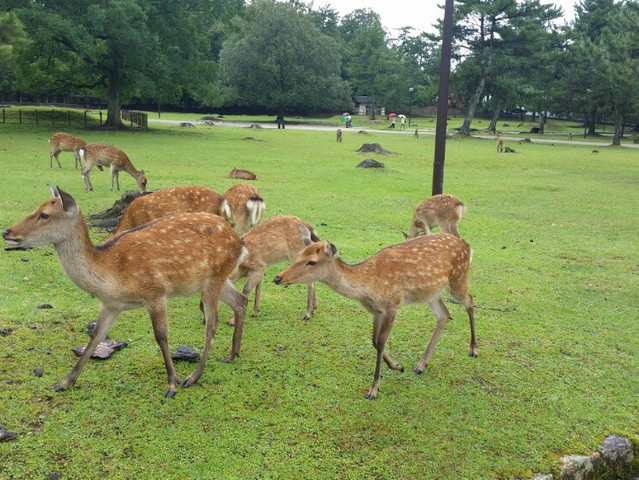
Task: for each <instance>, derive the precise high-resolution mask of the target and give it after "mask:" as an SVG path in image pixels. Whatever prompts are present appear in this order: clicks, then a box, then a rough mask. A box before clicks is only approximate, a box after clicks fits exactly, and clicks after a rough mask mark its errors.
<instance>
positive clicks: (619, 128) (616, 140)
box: [612, 105, 624, 146]
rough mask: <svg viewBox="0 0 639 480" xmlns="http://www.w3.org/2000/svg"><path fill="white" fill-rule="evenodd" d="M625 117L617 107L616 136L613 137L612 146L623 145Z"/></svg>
mask: <svg viewBox="0 0 639 480" xmlns="http://www.w3.org/2000/svg"><path fill="white" fill-rule="evenodd" d="M623 124H624V116H623V114H622V113H621V112H620V111H619V108H618V107H617V106H616V105H615V134H614V135H613V137H612V144H613V145H616V146H619V145H621V137H622V136H623Z"/></svg>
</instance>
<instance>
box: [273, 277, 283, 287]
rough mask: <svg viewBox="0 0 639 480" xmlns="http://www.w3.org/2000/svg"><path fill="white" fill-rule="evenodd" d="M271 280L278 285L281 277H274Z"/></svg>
mask: <svg viewBox="0 0 639 480" xmlns="http://www.w3.org/2000/svg"><path fill="white" fill-rule="evenodd" d="M273 281H274V282H275V284H276V285H279V284H280V283H282V277H275V278H274V279H273Z"/></svg>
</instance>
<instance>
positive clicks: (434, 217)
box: [404, 194, 466, 238]
mask: <svg viewBox="0 0 639 480" xmlns="http://www.w3.org/2000/svg"><path fill="white" fill-rule="evenodd" d="M465 213H466V205H464V204H463V203H462V202H461V201H460V200H459V199H458V198H457V197H455V196H453V195H446V194H443V195H433V196H432V197H430V198H427V199H426V200H424V201H423V202H421V203H420V204H419V205H417V207H415V211H414V212H413V220H412V222H411V224H410V233H409V234H408V235H406V234H405V233H404V237H405V238H414V237H416V236H417V235H419V234H420V233H422V232H423V233H425V234H426V235H430V231H431V230H432V229H433V228H434V227H436V226H438V225H439V228H440V229H441V231H442V232H444V233H452V234H453V235H455V236H456V237H459V231H458V230H457V224H458V223H459V220H461V218H462V217H463V216H464V214H465Z"/></svg>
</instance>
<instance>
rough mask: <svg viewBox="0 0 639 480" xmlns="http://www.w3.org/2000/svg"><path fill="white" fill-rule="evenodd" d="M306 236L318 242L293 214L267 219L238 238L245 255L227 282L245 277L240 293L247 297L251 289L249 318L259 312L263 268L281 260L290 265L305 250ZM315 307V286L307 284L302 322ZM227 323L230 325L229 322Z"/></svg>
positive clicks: (308, 227)
mask: <svg viewBox="0 0 639 480" xmlns="http://www.w3.org/2000/svg"><path fill="white" fill-rule="evenodd" d="M300 227H301V228H300ZM306 237H308V238H311V237H312V238H314V239H315V240H319V239H318V238H317V236H316V235H315V231H314V230H313V227H311V226H310V225H309V224H308V223H306V222H305V221H303V220H301V219H299V218H297V217H295V216H293V215H278V216H275V217H271V218H269V219H268V220H265V221H263V222H262V223H260V224H259V225H257V226H256V227H255V228H254V229H253V230H251V231H250V232H249V233H247V234H246V235H243V236H242V241H243V242H244V245H245V246H246V248H247V249H248V255H247V256H246V258H245V259H244V260H243V261H242V263H241V264H240V266H239V267H238V269H237V271H236V272H235V273H233V274H232V275H231V278H230V279H231V281H232V282H233V283H236V282H237V281H238V280H240V279H242V278H244V277H246V278H247V280H246V284H245V285H244V290H243V291H242V293H243V294H244V295H246V296H247V297H248V296H249V295H250V294H251V292H252V291H253V289H255V303H254V305H253V313H252V314H251V316H253V317H254V316H256V315H257V313H258V311H259V309H260V292H261V290H262V278H263V277H264V272H265V271H266V269H267V268H269V267H270V266H272V265H275V264H276V263H280V262H282V261H284V260H288V261H290V262H292V261H293V260H295V258H296V257H297V255H298V254H299V253H300V252H301V251H302V250H304V249H305V248H306V244H305V243H304V238H306ZM316 306H317V298H316V296H315V284H314V283H311V284H309V285H308V292H307V298H306V314H305V315H304V320H308V319H309V318H311V315H313V311H314V310H315V308H316ZM229 324H233V320H231V321H230V322H229Z"/></svg>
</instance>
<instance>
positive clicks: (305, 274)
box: [274, 233, 477, 400]
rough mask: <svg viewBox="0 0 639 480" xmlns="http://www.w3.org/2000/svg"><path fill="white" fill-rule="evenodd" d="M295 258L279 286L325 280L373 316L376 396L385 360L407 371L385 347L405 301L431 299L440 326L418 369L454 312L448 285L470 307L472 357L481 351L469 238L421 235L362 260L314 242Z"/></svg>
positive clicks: (373, 388)
mask: <svg viewBox="0 0 639 480" xmlns="http://www.w3.org/2000/svg"><path fill="white" fill-rule="evenodd" d="M305 241H306V243H308V244H309V245H308V246H307V247H306V249H305V250H304V251H302V253H300V255H299V256H298V257H297V259H296V260H295V262H294V263H293V264H292V265H291V266H290V267H288V268H287V269H286V270H284V271H282V272H281V273H280V274H278V275H277V276H276V277H275V279H274V281H275V283H276V284H278V285H290V284H292V283H311V282H323V283H325V284H326V285H328V286H329V287H331V288H332V289H333V290H335V291H336V292H337V293H339V294H341V295H344V296H345V297H349V298H352V299H354V300H357V301H359V302H360V303H361V304H362V305H363V306H364V308H366V310H368V311H369V312H370V313H371V314H372V315H373V346H374V347H375V349H376V350H377V364H376V367H375V376H374V378H373V385H372V386H371V389H370V390H369V392H368V393H367V394H366V398H367V399H369V400H372V399H374V398H375V397H377V393H378V390H379V376H380V369H381V364H382V359H383V360H384V361H385V362H386V364H387V365H388V366H389V367H390V368H392V369H393V370H399V371H402V372H403V371H404V367H402V365H400V364H399V363H397V362H395V361H394V360H393V359H392V358H391V357H390V355H389V354H388V353H387V352H386V351H385V350H384V348H385V346H386V340H387V339H388V335H389V334H390V331H391V329H392V328H393V324H394V323H395V316H396V315H397V312H398V311H399V309H400V308H402V307H403V306H404V305H409V304H415V303H428V304H429V305H430V307H431V308H432V310H433V312H434V313H435V316H436V317H437V326H436V327H435V331H434V332H433V336H432V338H431V340H430V342H429V343H428V347H427V349H426V352H425V353H424V355H423V356H422V358H421V359H420V361H419V363H418V364H417V367H416V368H415V370H414V372H415V373H417V374H420V373H422V372H423V371H424V369H425V368H426V366H427V365H428V362H429V360H430V357H431V355H432V354H433V350H434V349H435V345H436V344H437V341H438V340H439V337H440V335H441V334H442V331H443V330H444V327H445V326H446V323H447V322H448V320H449V319H450V314H449V313H448V310H447V308H446V305H444V302H443V300H442V295H443V293H444V292H445V291H446V290H449V291H450V292H451V293H452V295H453V296H454V297H455V298H457V299H458V300H459V301H460V302H462V303H463V304H464V306H465V307H466V311H467V312H468V318H469V319H470V356H471V357H476V356H477V342H476V340H475V317H474V307H473V297H472V296H471V295H470V293H469V291H468V274H469V269H470V260H471V256H472V252H471V249H470V247H469V246H468V244H467V243H465V242H464V241H462V240H460V239H459V238H457V237H455V236H454V235H450V234H447V233H439V234H437V235H427V236H420V237H417V238H414V239H411V240H407V241H406V242H404V243H401V244H399V245H393V246H391V247H387V248H385V249H383V250H380V251H379V252H377V253H376V254H375V255H373V256H372V257H370V258H369V259H368V260H365V261H364V262H362V263H360V264H358V265H348V264H346V263H344V262H342V261H341V260H340V259H339V258H338V254H337V249H336V248H335V245H333V244H331V243H328V242H326V243H322V242H314V243H313V242H312V241H311V239H310V238H306V240H305Z"/></svg>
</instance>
